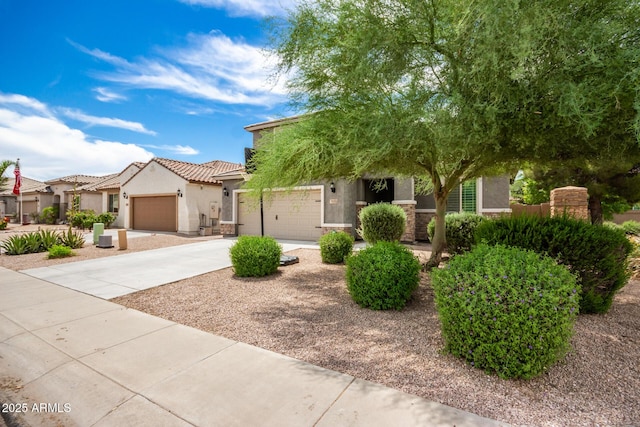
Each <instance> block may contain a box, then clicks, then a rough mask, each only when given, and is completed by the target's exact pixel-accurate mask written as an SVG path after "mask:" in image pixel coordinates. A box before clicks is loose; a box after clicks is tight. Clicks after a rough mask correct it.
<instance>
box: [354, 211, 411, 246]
mask: <svg viewBox="0 0 640 427" xmlns="http://www.w3.org/2000/svg"><path fill="white" fill-rule="evenodd" d="M359 218H360V229H359V230H358V234H360V236H362V238H363V239H364V240H366V241H367V242H368V243H371V244H374V243H376V242H379V241H385V242H398V241H400V238H401V237H402V234H403V233H404V229H405V226H406V222H407V215H406V214H405V213H404V210H402V208H401V207H400V206H398V205H392V204H390V203H375V204H373V205H369V206H367V207H365V208H363V209H362V210H361V211H360V214H359Z"/></svg>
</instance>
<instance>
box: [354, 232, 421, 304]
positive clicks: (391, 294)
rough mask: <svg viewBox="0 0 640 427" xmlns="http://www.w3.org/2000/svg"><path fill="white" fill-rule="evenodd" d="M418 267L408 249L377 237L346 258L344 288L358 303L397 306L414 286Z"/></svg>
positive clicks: (409, 294)
mask: <svg viewBox="0 0 640 427" xmlns="http://www.w3.org/2000/svg"><path fill="white" fill-rule="evenodd" d="M420 269H421V265H420V262H419V261H418V259H417V258H416V257H415V256H414V255H413V253H412V252H411V251H410V250H409V249H407V248H405V247H404V246H402V245H401V244H399V243H396V242H385V241H379V242H378V243H376V244H374V245H373V246H369V247H367V248H366V249H363V250H361V251H360V252H358V253H357V254H355V255H353V256H350V257H348V258H347V288H348V290H349V293H350V294H351V297H352V298H353V300H354V301H355V302H356V303H357V304H358V305H360V306H361V307H366V308H371V309H374V310H388V309H396V310H400V309H402V308H403V307H404V306H405V305H406V304H407V301H409V298H411V294H412V293H413V291H415V290H416V288H417V287H418V283H419V282H420Z"/></svg>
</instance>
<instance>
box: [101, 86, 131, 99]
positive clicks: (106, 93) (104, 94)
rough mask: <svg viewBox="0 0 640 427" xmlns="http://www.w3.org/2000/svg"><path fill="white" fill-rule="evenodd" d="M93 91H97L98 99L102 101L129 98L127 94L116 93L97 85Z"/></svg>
mask: <svg viewBox="0 0 640 427" xmlns="http://www.w3.org/2000/svg"><path fill="white" fill-rule="evenodd" d="M93 91H94V92H96V99H97V100H98V101H101V102H120V101H126V100H127V97H126V96H124V95H121V94H119V93H115V92H113V91H112V90H111V89H108V88H106V87H96V88H94V89H93Z"/></svg>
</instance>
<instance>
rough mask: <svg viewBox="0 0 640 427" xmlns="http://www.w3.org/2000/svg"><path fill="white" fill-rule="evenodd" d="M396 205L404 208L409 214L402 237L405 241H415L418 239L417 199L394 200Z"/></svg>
mask: <svg viewBox="0 0 640 427" xmlns="http://www.w3.org/2000/svg"><path fill="white" fill-rule="evenodd" d="M393 204H394V205H398V206H400V207H401V208H402V210H403V211H404V213H405V214H406V215H407V223H406V227H405V229H404V234H403V235H402V237H401V238H400V240H401V241H403V242H415V240H416V204H417V202H416V201H415V200H394V201H393Z"/></svg>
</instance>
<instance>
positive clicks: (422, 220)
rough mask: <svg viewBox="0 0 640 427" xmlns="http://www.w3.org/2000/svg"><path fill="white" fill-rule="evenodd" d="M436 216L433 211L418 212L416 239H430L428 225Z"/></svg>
mask: <svg viewBox="0 0 640 427" xmlns="http://www.w3.org/2000/svg"><path fill="white" fill-rule="evenodd" d="M434 216H436V214H435V213H432V212H416V240H429V235H428V234H427V225H429V222H431V218H433V217H434Z"/></svg>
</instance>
